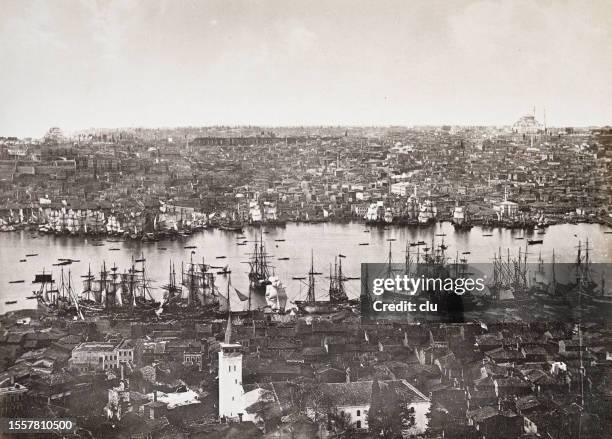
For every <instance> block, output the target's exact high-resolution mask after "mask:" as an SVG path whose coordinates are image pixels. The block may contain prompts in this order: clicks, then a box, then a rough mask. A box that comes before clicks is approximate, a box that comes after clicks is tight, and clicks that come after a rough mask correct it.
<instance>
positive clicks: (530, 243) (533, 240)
mask: <svg viewBox="0 0 612 439" xmlns="http://www.w3.org/2000/svg"><path fill="white" fill-rule="evenodd" d="M543 242H544V240H543V239H528V240H527V244H528V245H535V244H542V243H543Z"/></svg>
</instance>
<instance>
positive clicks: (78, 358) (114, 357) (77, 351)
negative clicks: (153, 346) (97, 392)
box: [69, 340, 134, 371]
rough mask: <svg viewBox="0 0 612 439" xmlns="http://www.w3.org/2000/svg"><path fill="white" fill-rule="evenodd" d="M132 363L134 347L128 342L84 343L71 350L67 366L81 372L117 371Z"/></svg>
mask: <svg viewBox="0 0 612 439" xmlns="http://www.w3.org/2000/svg"><path fill="white" fill-rule="evenodd" d="M133 361H134V347H133V346H132V344H131V343H130V341H129V340H122V341H121V342H119V343H111V342H84V343H81V344H79V345H78V346H76V347H75V348H74V349H73V350H72V356H71V357H70V360H69V364H70V365H71V366H72V367H74V368H76V369H79V370H81V371H87V370H92V369H103V370H108V369H118V368H119V367H120V366H121V364H124V363H131V362H133Z"/></svg>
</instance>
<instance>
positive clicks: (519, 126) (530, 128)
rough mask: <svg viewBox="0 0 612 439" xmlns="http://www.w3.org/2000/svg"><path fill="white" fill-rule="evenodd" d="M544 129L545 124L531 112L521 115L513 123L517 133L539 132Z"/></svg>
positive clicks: (513, 128)
mask: <svg viewBox="0 0 612 439" xmlns="http://www.w3.org/2000/svg"><path fill="white" fill-rule="evenodd" d="M543 129H544V126H543V125H542V124H541V123H540V122H538V121H537V120H536V118H535V116H534V115H531V114H528V115H526V116H523V117H521V118H520V119H519V120H517V121H516V122H514V125H512V131H514V132H515V133H517V134H537V133H538V132H539V131H542V130H543Z"/></svg>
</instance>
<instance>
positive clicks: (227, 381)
mask: <svg viewBox="0 0 612 439" xmlns="http://www.w3.org/2000/svg"><path fill="white" fill-rule="evenodd" d="M229 302H230V301H229V295H228V308H230V306H229ZM220 349H221V350H220V351H219V418H223V417H226V418H237V417H239V415H240V414H241V413H243V412H244V407H243V402H242V395H243V393H244V392H243V390H242V346H241V345H240V344H239V343H233V342H232V313H231V309H228V315H227V328H226V330H225V340H224V342H223V343H220Z"/></svg>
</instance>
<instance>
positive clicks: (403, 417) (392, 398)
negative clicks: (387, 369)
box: [368, 380, 416, 439]
mask: <svg viewBox="0 0 612 439" xmlns="http://www.w3.org/2000/svg"><path fill="white" fill-rule="evenodd" d="M415 422H416V420H415V416H414V408H412V407H408V405H407V404H406V403H405V402H404V401H402V399H401V398H400V396H399V395H398V394H397V392H395V391H394V389H391V388H387V389H385V390H384V391H383V390H381V388H380V384H379V383H378V381H377V380H375V381H374V382H373V383H372V405H371V406H370V411H369V412H368V425H369V429H370V431H371V432H372V433H373V435H374V436H375V437H380V438H385V439H392V438H398V437H402V431H405V430H409V429H410V428H412V427H414V425H415Z"/></svg>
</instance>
